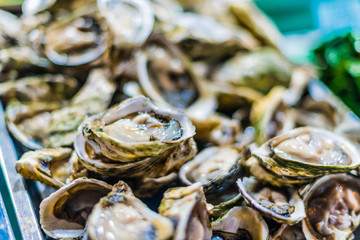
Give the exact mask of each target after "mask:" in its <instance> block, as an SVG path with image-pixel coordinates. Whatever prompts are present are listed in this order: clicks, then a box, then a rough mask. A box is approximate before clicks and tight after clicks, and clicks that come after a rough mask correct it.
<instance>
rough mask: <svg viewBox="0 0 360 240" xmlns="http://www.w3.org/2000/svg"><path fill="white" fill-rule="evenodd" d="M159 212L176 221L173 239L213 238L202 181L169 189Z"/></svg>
mask: <svg viewBox="0 0 360 240" xmlns="http://www.w3.org/2000/svg"><path fill="white" fill-rule="evenodd" d="M159 213H160V215H162V216H164V217H167V218H169V219H170V220H171V221H172V222H173V223H174V225H175V233H174V236H173V240H194V239H211V226H210V219H209V218H210V216H209V213H208V210H207V206H206V200H205V196H204V192H203V190H202V186H201V183H195V184H193V185H191V186H188V187H179V188H173V189H168V190H167V191H166V192H165V193H164V198H163V199H162V200H161V203H160V206H159Z"/></svg>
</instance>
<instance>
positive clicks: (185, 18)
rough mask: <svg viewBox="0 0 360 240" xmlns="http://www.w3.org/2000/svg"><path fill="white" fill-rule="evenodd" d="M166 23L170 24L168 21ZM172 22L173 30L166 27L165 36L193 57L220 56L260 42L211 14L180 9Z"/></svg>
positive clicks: (255, 45)
mask: <svg viewBox="0 0 360 240" xmlns="http://www.w3.org/2000/svg"><path fill="white" fill-rule="evenodd" d="M194 22H196V23H197V24H194ZM163 24H165V27H167V28H169V26H168V25H169V23H168V22H165V23H163ZM172 24H174V26H172V27H173V29H172V30H171V31H164V32H165V34H166V37H167V38H168V39H169V40H170V41H171V42H173V43H176V44H177V45H178V46H179V47H180V48H181V49H182V50H183V51H184V53H186V54H187V55H188V56H190V57H191V58H192V59H214V58H221V57H224V56H228V55H232V54H233V53H234V52H237V51H239V50H241V49H248V50H250V49H254V48H256V47H258V45H259V42H258V41H257V39H255V38H254V37H253V36H252V35H251V34H249V33H248V32H247V31H244V30H241V29H239V28H234V27H229V26H226V25H223V24H221V23H219V22H217V21H216V20H214V19H212V18H211V17H209V16H204V15H199V14H197V13H193V12H185V13H179V14H178V15H177V18H176V20H175V21H173V22H172Z"/></svg>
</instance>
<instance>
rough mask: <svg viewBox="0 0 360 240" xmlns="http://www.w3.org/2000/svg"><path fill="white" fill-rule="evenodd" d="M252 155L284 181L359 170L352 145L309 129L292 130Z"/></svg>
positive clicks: (265, 144) (355, 152)
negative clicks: (284, 178)
mask: <svg viewBox="0 0 360 240" xmlns="http://www.w3.org/2000/svg"><path fill="white" fill-rule="evenodd" d="M252 154H253V155H254V156H255V157H257V158H258V159H259V161H261V164H262V165H263V166H265V167H266V168H267V169H269V170H270V171H272V172H274V173H275V174H277V175H280V176H288V177H297V176H300V177H318V176H322V175H325V174H331V173H342V172H349V171H351V170H352V169H356V168H358V167H359V166H360V155H359V152H358V151H357V149H356V147H355V146H354V145H353V144H352V143H350V142H349V141H348V140H347V139H345V138H343V137H341V136H339V135H336V134H334V133H332V132H329V131H327V130H324V129H320V128H313V127H302V128H296V129H293V130H291V131H288V132H286V133H284V134H282V135H279V136H277V137H274V138H272V139H270V140H268V141H267V142H265V143H264V144H263V145H262V146H261V147H259V148H257V149H255V150H254V151H252Z"/></svg>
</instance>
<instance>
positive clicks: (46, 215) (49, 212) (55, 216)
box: [40, 178, 112, 239]
mask: <svg viewBox="0 0 360 240" xmlns="http://www.w3.org/2000/svg"><path fill="white" fill-rule="evenodd" d="M111 188H112V187H111V185H109V184H107V183H105V182H102V181H99V180H96V179H86V178H79V179H76V180H75V181H73V182H72V183H70V184H69V185H66V186H64V187H62V188H60V189H59V190H57V191H56V192H54V193H52V194H51V195H50V196H49V197H47V198H45V199H44V200H43V201H42V202H41V204H40V224H41V227H42V229H43V230H44V232H45V233H46V234H47V235H48V236H50V237H52V238H56V239H60V238H77V237H80V236H82V235H83V234H84V228H85V223H86V220H87V218H88V216H89V214H90V212H91V210H92V208H93V207H94V205H95V204H96V203H97V202H98V201H99V200H100V198H102V197H104V196H106V195H107V194H108V193H109V192H110V191H111Z"/></svg>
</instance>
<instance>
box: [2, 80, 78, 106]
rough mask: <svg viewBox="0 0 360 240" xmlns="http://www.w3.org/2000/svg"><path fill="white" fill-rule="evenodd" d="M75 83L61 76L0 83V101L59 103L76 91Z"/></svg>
mask: <svg viewBox="0 0 360 240" xmlns="http://www.w3.org/2000/svg"><path fill="white" fill-rule="evenodd" d="M77 85H78V84H77V81H76V79H74V78H72V77H67V76H63V75H61V74H56V75H53V74H45V75H39V76H31V77H25V78H21V79H16V80H13V81H7V82H5V83H0V99H1V100H2V101H4V102H8V101H10V100H11V99H13V98H16V99H17V100H19V101H61V100H66V99H69V98H71V97H72V96H73V94H74V93H75V90H76V89H77Z"/></svg>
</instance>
